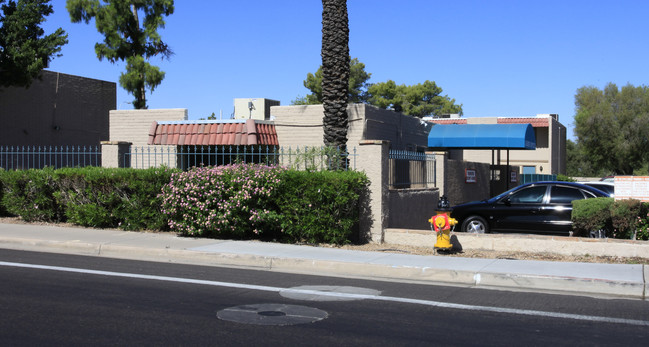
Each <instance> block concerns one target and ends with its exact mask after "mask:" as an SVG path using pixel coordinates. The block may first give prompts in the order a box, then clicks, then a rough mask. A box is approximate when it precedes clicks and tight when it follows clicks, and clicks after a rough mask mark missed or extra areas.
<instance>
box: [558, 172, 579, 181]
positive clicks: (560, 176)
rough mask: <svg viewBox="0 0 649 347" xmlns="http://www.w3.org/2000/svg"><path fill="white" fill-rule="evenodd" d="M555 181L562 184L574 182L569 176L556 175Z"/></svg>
mask: <svg viewBox="0 0 649 347" xmlns="http://www.w3.org/2000/svg"><path fill="white" fill-rule="evenodd" d="M557 181H562V182H576V180H575V179H574V178H572V177H570V176H566V175H563V174H558V175H557Z"/></svg>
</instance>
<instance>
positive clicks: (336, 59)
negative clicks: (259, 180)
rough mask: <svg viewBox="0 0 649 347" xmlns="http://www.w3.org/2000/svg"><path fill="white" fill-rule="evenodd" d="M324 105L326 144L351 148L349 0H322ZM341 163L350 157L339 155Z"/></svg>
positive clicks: (343, 164)
mask: <svg viewBox="0 0 649 347" xmlns="http://www.w3.org/2000/svg"><path fill="white" fill-rule="evenodd" d="M321 55H322V105H323V107H324V117H323V119H322V123H323V126H324V143H325V146H328V147H337V148H338V149H339V150H340V151H343V152H344V151H346V150H347V123H348V116H347V101H348V99H349V94H348V90H349V63H350V59H349V20H348V17H347V0H322V50H321ZM339 158H340V162H339V164H340V165H341V166H346V163H347V160H346V158H344V157H339Z"/></svg>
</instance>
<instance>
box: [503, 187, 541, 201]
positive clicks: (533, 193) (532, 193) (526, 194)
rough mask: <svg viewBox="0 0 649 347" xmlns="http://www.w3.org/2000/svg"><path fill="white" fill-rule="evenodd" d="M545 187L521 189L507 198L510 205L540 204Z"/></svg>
mask: <svg viewBox="0 0 649 347" xmlns="http://www.w3.org/2000/svg"><path fill="white" fill-rule="evenodd" d="M545 191H546V187H545V186H536V187H529V188H525V189H521V190H519V191H517V192H515V193H513V194H512V195H510V196H509V201H510V202H511V203H512V204H540V203H542V202H543V197H544V196H545Z"/></svg>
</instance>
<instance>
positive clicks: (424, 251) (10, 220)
mask: <svg viewBox="0 0 649 347" xmlns="http://www.w3.org/2000/svg"><path fill="white" fill-rule="evenodd" d="M0 223H5V224H28V223H27V222H25V221H23V220H22V219H20V218H17V217H4V218H0ZM31 224H41V225H56V226H63V227H72V228H75V227H76V228H80V227H79V226H77V225H74V224H69V223H57V224H53V223H44V222H34V223H31ZM316 247H329V248H341V249H348V250H357V251H367V252H386V253H399V254H415V255H440V256H445V257H463V258H485V259H512V260H545V261H563V262H582V263H608V264H646V265H649V258H638V257H598V256H569V255H561V254H556V253H530V252H502V251H490V250H479V249H464V250H462V251H460V252H443V251H440V252H436V251H435V249H434V248H433V247H432V245H431V246H428V247H422V246H405V245H391V244H387V243H383V244H375V243H368V244H363V245H342V246H337V245H330V244H320V245H316Z"/></svg>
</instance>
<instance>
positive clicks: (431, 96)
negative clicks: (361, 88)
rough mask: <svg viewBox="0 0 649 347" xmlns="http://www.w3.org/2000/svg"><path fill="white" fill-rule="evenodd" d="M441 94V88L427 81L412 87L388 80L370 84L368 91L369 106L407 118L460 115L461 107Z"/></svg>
mask: <svg viewBox="0 0 649 347" xmlns="http://www.w3.org/2000/svg"><path fill="white" fill-rule="evenodd" d="M441 93H442V88H440V87H438V86H437V84H435V82H431V81H428V80H427V81H425V82H424V83H418V84H415V85H412V86H407V85H405V84H401V85H397V84H396V83H395V82H394V81H392V80H388V81H387V82H382V83H376V84H372V85H370V87H369V89H368V94H369V95H370V98H369V103H370V104H371V105H374V106H377V107H380V108H385V109H393V110H395V111H397V112H401V113H403V114H406V115H409V116H415V117H425V116H439V115H443V114H451V113H459V114H462V105H461V104H460V105H456V104H455V99H451V98H449V97H448V96H446V95H441Z"/></svg>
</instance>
